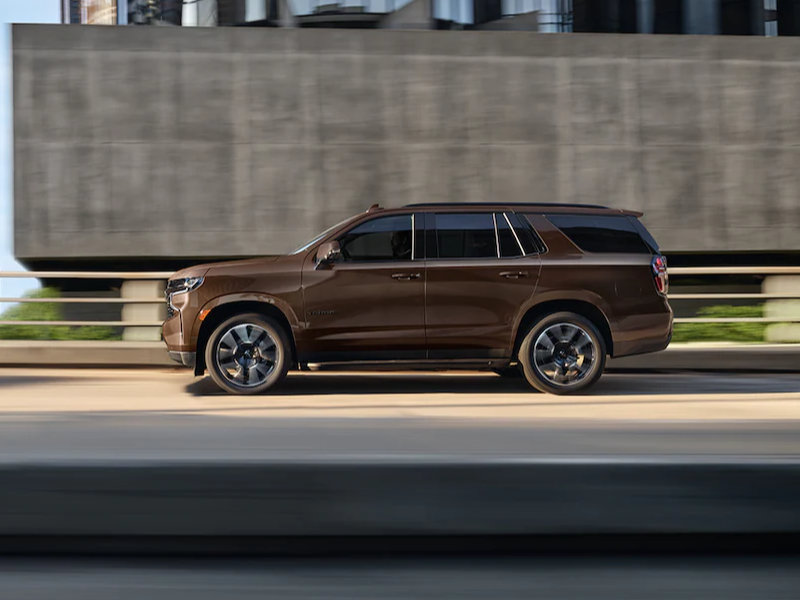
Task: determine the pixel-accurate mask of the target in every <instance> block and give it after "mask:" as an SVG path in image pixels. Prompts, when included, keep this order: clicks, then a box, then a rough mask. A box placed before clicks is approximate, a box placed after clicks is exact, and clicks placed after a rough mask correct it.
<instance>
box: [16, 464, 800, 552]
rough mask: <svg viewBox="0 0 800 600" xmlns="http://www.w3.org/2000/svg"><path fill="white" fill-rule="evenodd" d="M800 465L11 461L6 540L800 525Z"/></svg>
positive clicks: (678, 530) (652, 531)
mask: <svg viewBox="0 0 800 600" xmlns="http://www.w3.org/2000/svg"><path fill="white" fill-rule="evenodd" d="M798 497H800V460H796V459H786V460H778V459H775V460H772V459H754V460H748V459H743V460H739V461H736V460H734V461H717V462H714V461H702V460H700V461H699V462H690V461H689V460H688V459H687V460H686V461H672V460H662V459H655V460H648V459H647V458H634V459H630V460H615V459H613V458H612V459H603V458H596V459H592V458H585V459H564V460H559V459H553V460H516V461H512V460H500V461H497V460H494V461H488V460H487V461H481V460H479V459H478V460H475V459H471V460H469V461H464V462H436V461H421V462H416V463H402V462H390V461H384V462H381V461H371V462H369V461H367V462H336V461H331V460H325V459H319V460H317V461H303V462H262V463H221V462H207V463H183V464H179V463H171V464H170V463H153V464H141V463H139V464H125V463H118V464H88V465H87V464H84V465H52V464H26V465H5V466H2V467H0V537H2V538H11V537H14V538H24V537H28V536H65V537H72V538H76V539H77V538H80V537H87V536H89V537H90V536H110V537H115V538H125V537H136V538H138V539H140V540H141V539H142V538H143V537H144V538H146V537H147V536H162V537H163V536H210V537H218V536H267V537H269V536H288V537H296V536H475V535H478V536H481V535H492V536H496V535H499V536H502V535H575V534H578V535H619V534H622V535H659V534H668V535H669V534H681V535H685V534H698V535H706V534H770V533H781V534H792V533H798V532H800V511H798V510H797V498H798Z"/></svg>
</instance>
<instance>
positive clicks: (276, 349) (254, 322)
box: [206, 313, 290, 394]
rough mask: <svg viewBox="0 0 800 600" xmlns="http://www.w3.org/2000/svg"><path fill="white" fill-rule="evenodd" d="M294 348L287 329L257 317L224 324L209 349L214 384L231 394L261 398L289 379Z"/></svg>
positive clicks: (232, 319) (251, 316) (255, 314)
mask: <svg viewBox="0 0 800 600" xmlns="http://www.w3.org/2000/svg"><path fill="white" fill-rule="evenodd" d="M289 352H290V346H289V342H288V340H287V338H286V333H285V332H284V330H283V328H282V327H281V326H280V325H279V324H278V323H277V322H275V321H274V320H273V319H270V318H269V317H266V316H264V315H260V314H257V313H253V314H244V315H236V316H235V317H231V318H230V319H228V320H227V321H224V322H222V323H220V324H219V325H218V326H217V328H216V329H215V330H214V332H213V333H212V334H211V337H210V338H209V339H208V344H207V345H206V365H207V366H208V371H209V373H210V374H211V378H212V379H213V380H214V382H215V383H216V384H217V385H218V386H219V387H221V388H222V389H223V390H225V391H227V392H229V393H231V394H258V393H261V392H264V391H266V390H267V389H269V388H271V387H272V386H273V385H275V384H276V383H278V382H279V381H280V380H281V379H283V377H284V376H285V375H286V371H287V370H288V368H289Z"/></svg>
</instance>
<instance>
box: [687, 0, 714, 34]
mask: <svg viewBox="0 0 800 600" xmlns="http://www.w3.org/2000/svg"><path fill="white" fill-rule="evenodd" d="M683 31H684V33H695V34H708V35H716V34H718V33H719V0H683Z"/></svg>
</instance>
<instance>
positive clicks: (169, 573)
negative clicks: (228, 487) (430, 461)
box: [0, 556, 800, 600]
mask: <svg viewBox="0 0 800 600" xmlns="http://www.w3.org/2000/svg"><path fill="white" fill-rule="evenodd" d="M797 590H800V559H798V557H786V556H779V557H770V556H733V557H713V558H712V557H702V556H673V557H642V556H603V557H567V558H565V557H556V558H550V557H517V558H509V557H500V558H498V557H474V556H473V557H468V558H463V557H461V558H459V557H455V558H441V557H440V558H402V559H396V558H395V559H392V558H388V559H377V558H376V559H318V560H313V559H303V560H296V559H293V560H225V559H207V560H184V561H180V560H167V561H165V560H162V559H148V560H134V559H130V558H129V559H126V560H125V561H124V562H123V561H119V560H117V561H114V560H85V559H84V560H63V559H56V560H42V559H36V560H31V559H21V560H20V559H16V560H15V559H5V560H3V561H2V563H0V597H2V598H9V599H12V598H13V599H14V600H46V599H53V600H55V599H58V600H61V599H63V598H68V599H72V598H80V599H81V600H108V599H110V598H113V599H115V600H129V599H130V600H141V599H142V598H147V599H148V600H180V599H183V598H186V599H191V600H218V599H219V600H245V599H250V598H252V599H256V598H258V599H263V598H276V599H279V600H301V599H303V600H305V599H312V598H313V599H318V598H326V599H342V600H359V599H365V600H367V599H373V598H388V599H396V600H399V599H405V598H408V599H411V600H425V599H431V600H433V599H436V600H439V599H442V598H502V599H503V600H511V599H515V598H520V599H522V598H525V599H534V600H535V599H542V600H545V599H547V600H549V599H556V600H577V599H591V600H625V599H639V598H648V599H650V600H667V599H669V600H673V599H675V600H678V599H680V600H684V599H695V598H697V599H702V600H715V599H719V600H744V599H753V600H763V599H765V598H769V599H770V600H780V599H787V600H788V599H792V600H794V599H795V598H797Z"/></svg>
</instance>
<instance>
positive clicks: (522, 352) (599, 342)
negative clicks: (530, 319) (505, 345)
mask: <svg viewBox="0 0 800 600" xmlns="http://www.w3.org/2000/svg"><path fill="white" fill-rule="evenodd" d="M556 323H571V324H573V325H577V326H578V327H580V328H581V329H583V330H584V331H585V332H586V333H587V334H588V335H589V337H590V338H591V339H592V343H593V344H594V345H595V349H596V351H597V360H595V362H594V364H593V365H592V369H591V371H589V373H587V374H586V376H585V377H584V378H583V379H581V380H580V381H579V382H578V383H576V384H574V385H569V386H558V385H555V384H553V383H552V382H550V381H549V380H548V379H546V378H545V377H544V375H542V374H540V373H539V371H538V370H537V369H536V367H535V366H534V365H533V363H532V361H531V346H532V345H533V344H534V343H535V341H536V339H537V338H538V337H539V335H540V334H541V333H542V331H544V330H545V329H547V328H548V327H550V326H551V325H554V324H556ZM606 352H607V349H606V344H605V340H604V339H603V336H602V335H601V334H600V332H599V331H598V329H597V326H596V325H595V324H594V323H592V322H591V321H590V320H589V319H587V318H586V317H583V316H581V315H579V314H576V313H571V312H558V313H552V314H549V315H547V316H545V317H543V318H542V319H540V320H539V321H537V322H536V323H535V324H534V325H533V326H532V327H531V328H530V329H529V330H528V332H527V333H526V334H525V337H524V338H523V340H522V344H520V348H519V364H520V365H521V367H522V372H523V374H524V375H525V379H527V381H528V383H529V384H530V385H532V386H533V387H535V388H536V389H537V390H539V391H541V392H545V393H548V394H574V393H576V392H579V391H581V390H584V389H586V388H588V387H589V386H591V385H592V384H594V383H595V382H596V381H597V380H598V379H599V378H600V376H601V375H602V374H603V370H604V369H605V364H606Z"/></svg>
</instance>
